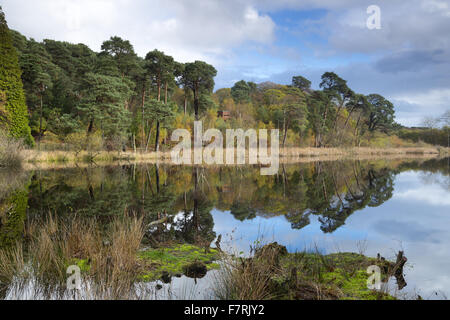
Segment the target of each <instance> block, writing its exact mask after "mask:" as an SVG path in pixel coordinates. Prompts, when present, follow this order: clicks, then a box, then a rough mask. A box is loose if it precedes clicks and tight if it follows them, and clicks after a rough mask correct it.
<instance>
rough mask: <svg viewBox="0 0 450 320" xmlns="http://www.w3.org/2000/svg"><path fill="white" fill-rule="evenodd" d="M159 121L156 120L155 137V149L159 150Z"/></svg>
mask: <svg viewBox="0 0 450 320" xmlns="http://www.w3.org/2000/svg"><path fill="white" fill-rule="evenodd" d="M159 127H160V124H159V121H156V139H155V151H156V152H158V151H159Z"/></svg>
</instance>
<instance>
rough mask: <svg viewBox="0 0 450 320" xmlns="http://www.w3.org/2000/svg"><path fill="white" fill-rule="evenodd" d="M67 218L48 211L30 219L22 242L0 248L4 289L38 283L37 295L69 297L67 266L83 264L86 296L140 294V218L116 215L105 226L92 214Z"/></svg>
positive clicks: (134, 295) (142, 232) (141, 233)
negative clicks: (44, 217)
mask: <svg viewBox="0 0 450 320" xmlns="http://www.w3.org/2000/svg"><path fill="white" fill-rule="evenodd" d="M65 220H66V219H62V218H54V217H52V216H49V217H47V218H46V219H39V220H36V221H32V222H29V223H27V224H26V227H25V241H24V242H23V243H17V244H16V245H14V246H12V247H9V248H3V249H1V250H0V285H1V286H2V288H1V289H2V290H11V288H16V289H17V288H28V290H29V288H30V287H33V288H35V289H36V288H38V289H36V291H35V294H36V295H38V296H32V298H33V299H35V298H38V299H46V298H50V297H52V296H53V297H54V298H65V297H66V298H67V297H70V292H68V291H67V290H66V280H67V277H68V275H67V273H66V271H67V268H68V266H70V265H79V266H80V268H81V269H82V276H83V286H84V289H85V290H84V291H85V292H84V293H83V297H84V298H87V299H135V298H137V297H138V295H139V294H140V293H139V290H137V287H136V285H135V283H136V281H137V277H138V272H137V271H138V269H139V263H138V260H137V257H138V255H137V252H138V250H139V248H140V244H141V241H142V238H143V235H144V225H143V221H142V218H129V217H127V218H123V217H122V218H116V220H114V221H113V222H112V223H111V224H110V225H109V226H108V227H106V228H105V227H104V226H103V225H102V224H100V223H99V222H97V221H95V220H94V219H92V218H90V219H84V218H80V217H74V218H70V219H69V221H65ZM18 282H19V285H18ZM31 284H32V285H31ZM55 294H56V297H55ZM13 296H14V294H13ZM19 296H20V294H19Z"/></svg>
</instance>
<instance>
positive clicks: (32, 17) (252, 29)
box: [2, 0, 275, 63]
mask: <svg viewBox="0 0 450 320" xmlns="http://www.w3.org/2000/svg"><path fill="white" fill-rule="evenodd" d="M2 2H3V4H2V5H3V9H4V11H5V13H6V17H7V20H8V23H9V26H10V27H11V28H13V29H16V30H18V31H19V32H21V33H23V34H24V35H26V36H29V37H33V38H35V39H36V40H42V39H43V38H50V39H55V40H64V41H69V42H75V43H78V42H83V43H86V44H87V45H89V46H90V47H91V48H92V49H94V50H99V49H100V45H101V43H102V42H103V41H105V40H107V39H108V38H109V37H110V36H113V35H118V36H121V37H123V38H125V39H127V40H130V41H131V43H132V44H133V45H134V46H135V50H136V51H137V52H138V53H139V54H140V55H142V56H143V55H145V54H146V53H147V52H148V51H150V50H153V49H154V48H158V49H160V50H163V51H165V52H167V53H168V54H171V55H173V56H174V57H175V58H176V59H178V60H180V61H188V60H195V59H203V60H207V61H208V62H210V63H214V62H216V63H217V62H219V61H220V59H219V58H223V57H224V56H225V57H226V56H228V55H230V54H231V50H232V48H234V47H236V46H239V45H240V44H242V43H244V42H256V43H263V44H267V43H270V42H271V41H273V39H274V29H275V24H274V22H273V21H272V19H271V18H270V17H269V16H267V15H263V14H261V13H259V12H258V11H257V9H256V8H255V7H254V6H252V5H251V3H247V4H245V3H242V2H240V1H237V0H232V1H211V0H200V1H183V0H178V1H170V2H168V1H163V0H153V1H144V0H138V1H130V0H115V1H105V0H89V1H88V0H81V1H74V0H65V1H56V0H41V1H29V0H4V1H2Z"/></svg>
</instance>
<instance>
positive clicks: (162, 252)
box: [139, 244, 218, 281]
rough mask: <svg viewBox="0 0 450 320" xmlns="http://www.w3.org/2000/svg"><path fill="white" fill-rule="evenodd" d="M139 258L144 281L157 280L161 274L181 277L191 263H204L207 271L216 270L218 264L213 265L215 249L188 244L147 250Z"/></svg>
mask: <svg viewBox="0 0 450 320" xmlns="http://www.w3.org/2000/svg"><path fill="white" fill-rule="evenodd" d="M139 258H140V259H141V261H142V262H143V263H144V265H145V267H144V271H143V272H142V274H141V279H142V280H144V281H154V280H158V279H159V278H160V277H161V276H162V274H163V272H167V273H168V274H169V275H170V276H175V275H181V274H182V273H183V270H184V267H186V266H187V265H189V264H191V263H193V262H201V263H204V264H206V266H207V268H208V269H215V268H218V264H215V263H213V261H215V260H217V259H218V252H217V250H216V249H210V248H207V249H206V248H200V247H198V246H194V245H190V244H180V245H175V246H172V247H162V248H155V249H147V250H145V251H141V252H140V253H139Z"/></svg>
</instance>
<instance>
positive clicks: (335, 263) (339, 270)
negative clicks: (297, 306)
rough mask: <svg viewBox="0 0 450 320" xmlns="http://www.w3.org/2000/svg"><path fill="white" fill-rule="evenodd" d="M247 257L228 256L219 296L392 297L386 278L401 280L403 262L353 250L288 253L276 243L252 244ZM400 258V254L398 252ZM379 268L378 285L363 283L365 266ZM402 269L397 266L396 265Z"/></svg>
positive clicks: (401, 282) (219, 279)
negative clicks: (374, 286) (376, 287)
mask: <svg viewBox="0 0 450 320" xmlns="http://www.w3.org/2000/svg"><path fill="white" fill-rule="evenodd" d="M252 252H253V254H252V256H251V257H246V258H243V257H241V258H236V257H227V258H226V261H227V262H226V263H224V264H223V267H222V269H221V270H220V272H219V275H218V276H217V277H216V280H215V283H214V287H213V288H214V294H215V297H216V298H218V299H223V300H278V299H280V300H392V299H395V297H393V296H392V295H390V294H388V293H387V282H388V281H389V278H390V277H392V276H394V274H397V276H398V278H399V280H398V283H399V285H406V283H404V279H403V275H402V273H403V264H404V262H402V261H399V262H396V263H392V262H389V261H387V260H386V259H384V258H381V257H379V258H370V257H366V256H364V255H363V254H358V253H349V252H346V253H333V254H328V255H324V254H321V253H319V252H317V251H311V252H306V251H305V252H298V253H288V252H287V250H286V247H284V246H282V245H279V244H277V243H276V242H275V243H270V244H267V245H264V246H262V245H260V244H257V245H256V246H255V247H253V248H252ZM402 257H403V256H402ZM373 265H376V266H379V267H380V270H383V272H382V273H383V274H382V276H381V277H380V280H381V281H383V285H382V286H380V289H379V290H373V289H369V288H368V279H369V276H370V274H369V273H368V272H367V268H368V267H369V266H373ZM400 269H401V270H400Z"/></svg>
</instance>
